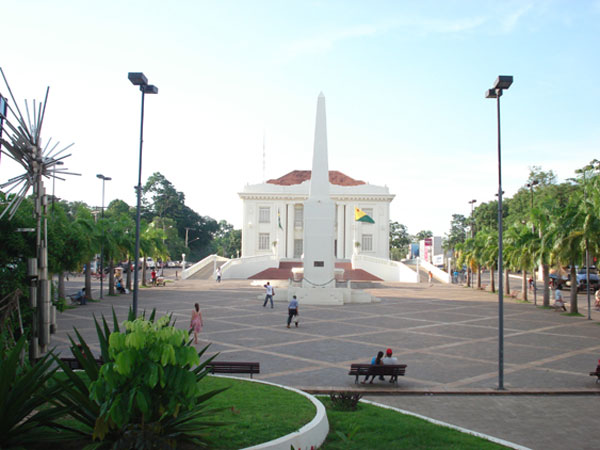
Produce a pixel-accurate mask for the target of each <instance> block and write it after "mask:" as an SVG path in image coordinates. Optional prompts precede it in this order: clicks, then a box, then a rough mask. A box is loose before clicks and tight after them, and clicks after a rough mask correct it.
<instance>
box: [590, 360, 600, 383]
mask: <svg viewBox="0 0 600 450" xmlns="http://www.w3.org/2000/svg"><path fill="white" fill-rule="evenodd" d="M590 376H591V377H598V379H597V380H596V383H600V364H598V366H597V367H596V371H595V372H590Z"/></svg>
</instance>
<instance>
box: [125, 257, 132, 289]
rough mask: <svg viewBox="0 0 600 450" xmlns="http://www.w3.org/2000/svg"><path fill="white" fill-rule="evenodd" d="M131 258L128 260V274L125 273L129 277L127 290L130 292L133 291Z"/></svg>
mask: <svg viewBox="0 0 600 450" xmlns="http://www.w3.org/2000/svg"><path fill="white" fill-rule="evenodd" d="M131 270H132V269H131V259H128V260H127V274H126V275H125V277H126V278H127V281H126V283H127V290H128V291H129V292H131Z"/></svg>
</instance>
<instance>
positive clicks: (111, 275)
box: [108, 259, 115, 295]
mask: <svg viewBox="0 0 600 450" xmlns="http://www.w3.org/2000/svg"><path fill="white" fill-rule="evenodd" d="M108 295H115V263H114V261H113V260H112V259H111V260H110V261H109V262H108Z"/></svg>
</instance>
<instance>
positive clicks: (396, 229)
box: [390, 221, 411, 261]
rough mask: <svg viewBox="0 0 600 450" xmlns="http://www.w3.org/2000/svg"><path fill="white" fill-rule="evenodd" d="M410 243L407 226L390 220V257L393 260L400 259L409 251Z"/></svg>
mask: <svg viewBox="0 0 600 450" xmlns="http://www.w3.org/2000/svg"><path fill="white" fill-rule="evenodd" d="M410 243H411V237H410V234H408V228H407V227H406V225H403V224H401V223H398V222H391V221H390V257H391V259H393V260H394V261H400V260H401V259H403V258H404V257H406V255H407V254H408V251H409V246H410Z"/></svg>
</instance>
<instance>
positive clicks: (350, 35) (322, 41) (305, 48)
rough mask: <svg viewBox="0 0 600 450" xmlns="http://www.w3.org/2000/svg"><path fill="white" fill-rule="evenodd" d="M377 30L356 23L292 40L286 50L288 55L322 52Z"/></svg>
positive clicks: (371, 26) (370, 26)
mask: <svg viewBox="0 0 600 450" xmlns="http://www.w3.org/2000/svg"><path fill="white" fill-rule="evenodd" d="M379 31H380V29H378V27H377V26H375V25H356V26H353V27H350V28H345V29H340V30H334V31H330V32H327V33H323V34H321V35H318V36H314V37H309V38H305V39H299V40H297V41H294V42H292V43H291V44H290V45H289V46H288V48H287V52H288V53H289V55H290V56H294V55H297V54H305V53H323V52H326V51H329V50H331V49H332V48H333V47H334V46H335V45H336V44H338V43H339V42H342V41H346V40H349V39H356V38H361V37H366V36H372V35H374V34H376V33H378V32H379Z"/></svg>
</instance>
